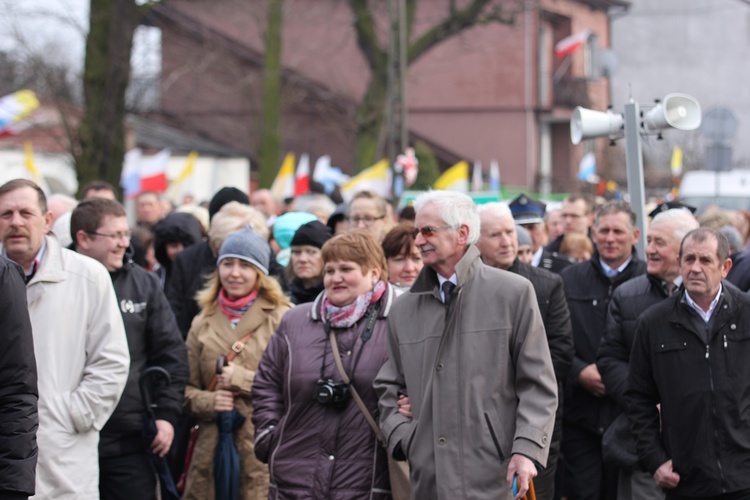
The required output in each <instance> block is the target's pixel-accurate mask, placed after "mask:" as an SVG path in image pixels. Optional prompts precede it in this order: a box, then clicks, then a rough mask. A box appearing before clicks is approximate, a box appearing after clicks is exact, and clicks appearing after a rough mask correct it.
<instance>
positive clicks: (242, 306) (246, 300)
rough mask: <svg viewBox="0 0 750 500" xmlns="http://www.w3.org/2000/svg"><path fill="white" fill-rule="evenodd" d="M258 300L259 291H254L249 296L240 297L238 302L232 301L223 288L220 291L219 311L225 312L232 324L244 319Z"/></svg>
mask: <svg viewBox="0 0 750 500" xmlns="http://www.w3.org/2000/svg"><path fill="white" fill-rule="evenodd" d="M257 298H258V290H253V291H252V292H250V294H249V295H245V296H244V297H240V298H239V299H237V300H232V299H230V298H229V297H227V293H226V292H225V291H224V289H223V288H222V289H221V290H219V309H221V312H223V313H224V314H225V315H226V316H227V319H228V320H229V321H230V323H231V322H233V321H238V320H240V319H242V316H244V315H245V313H246V312H247V310H248V309H250V306H251V305H253V302H255V299H257Z"/></svg>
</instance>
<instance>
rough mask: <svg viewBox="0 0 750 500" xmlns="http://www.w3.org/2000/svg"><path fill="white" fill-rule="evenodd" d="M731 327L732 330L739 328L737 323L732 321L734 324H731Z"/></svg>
mask: <svg viewBox="0 0 750 500" xmlns="http://www.w3.org/2000/svg"><path fill="white" fill-rule="evenodd" d="M729 329H730V330H736V329H737V325H735V324H734V323H732V324H731V325H730V326H729Z"/></svg>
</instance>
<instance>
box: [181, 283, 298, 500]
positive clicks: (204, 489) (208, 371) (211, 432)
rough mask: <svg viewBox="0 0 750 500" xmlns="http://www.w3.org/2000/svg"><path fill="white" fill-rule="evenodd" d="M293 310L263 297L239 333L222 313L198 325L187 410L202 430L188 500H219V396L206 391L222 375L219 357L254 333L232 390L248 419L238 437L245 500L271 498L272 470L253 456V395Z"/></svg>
mask: <svg viewBox="0 0 750 500" xmlns="http://www.w3.org/2000/svg"><path fill="white" fill-rule="evenodd" d="M288 309H289V307H287V306H281V307H274V306H273V305H272V304H271V303H270V302H268V301H267V300H266V299H264V298H263V297H258V299H257V300H256V301H255V303H254V304H253V305H252V306H251V307H250V309H249V310H248V311H247V313H245V316H243V318H242V319H241V320H240V322H239V323H238V324H237V327H236V328H234V329H232V326H231V324H230V323H229V320H228V319H227V317H226V316H225V315H224V313H222V312H221V311H220V310H219V309H218V308H217V309H216V311H214V312H213V313H212V314H208V315H206V314H204V313H201V314H200V315H198V316H197V317H196V318H195V320H194V321H193V324H192V327H191V328H190V333H189V334H188V338H187V345H188V363H189V365H190V378H189V380H188V384H187V387H186V389H185V397H186V405H187V410H188V412H189V414H190V415H191V416H193V417H195V418H196V419H198V421H199V425H200V430H199V434H198V441H197V443H196V446H195V451H194V453H193V459H192V462H191V464H190V470H189V471H188V476H187V485H186V487H185V496H184V498H185V499H199V500H212V499H213V498H214V480H213V476H214V452H215V449H216V443H217V442H218V429H217V427H216V424H215V423H214V415H215V412H214V399H215V393H213V392H209V391H208V390H206V389H207V388H208V387H209V385H210V384H211V380H212V379H213V377H214V374H215V373H216V360H217V358H218V357H219V355H221V354H223V355H226V354H227V353H228V352H229V351H230V349H231V346H232V344H233V343H234V342H236V341H237V340H239V339H241V338H242V337H244V336H245V335H246V334H247V333H248V332H249V331H253V332H254V333H253V336H252V337H251V338H250V340H249V341H248V342H247V344H246V345H245V348H244V349H243V350H242V351H241V352H240V354H239V355H238V356H237V357H236V358H235V360H234V364H235V368H234V374H233V376H232V389H233V390H235V391H237V393H238V395H237V397H236V398H235V400H234V403H235V408H237V410H238V411H239V412H240V413H241V414H242V415H244V416H245V417H246V420H245V423H244V424H243V426H242V427H241V428H240V429H239V430H237V431H236V432H235V444H236V445H237V450H238V451H239V454H240V469H241V470H240V476H241V477H240V499H246V500H250V499H261V498H262V499H265V498H267V497H268V468H267V467H266V466H265V465H264V464H263V463H261V462H260V461H258V459H256V458H255V453H254V451H253V441H254V429H253V424H252V422H251V417H252V412H253V409H252V406H251V402H250V390H251V387H252V385H253V379H254V378H255V370H256V369H257V367H258V362H259V361H260V357H261V355H262V354H263V351H265V349H266V346H267V345H268V341H269V340H270V338H271V335H273V334H274V332H275V331H276V328H277V327H278V325H279V322H280V321H281V317H282V316H283V315H284V313H285V312H286V311H287V310H288Z"/></svg>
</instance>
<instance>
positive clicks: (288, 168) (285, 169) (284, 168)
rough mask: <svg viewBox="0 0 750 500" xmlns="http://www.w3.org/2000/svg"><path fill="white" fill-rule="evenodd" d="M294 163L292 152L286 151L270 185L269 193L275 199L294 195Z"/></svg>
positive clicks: (283, 198)
mask: <svg viewBox="0 0 750 500" xmlns="http://www.w3.org/2000/svg"><path fill="white" fill-rule="evenodd" d="M294 163H295V161H294V153H287V154H286V156H285V157H284V162H283V163H282V164H281V168H280V169H279V173H278V174H277V175H276V179H274V181H273V184H272V185H271V194H272V195H273V197H274V198H276V199H277V200H285V199H287V198H291V197H292V196H294Z"/></svg>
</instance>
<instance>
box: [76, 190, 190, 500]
mask: <svg viewBox="0 0 750 500" xmlns="http://www.w3.org/2000/svg"><path fill="white" fill-rule="evenodd" d="M70 233H71V237H72V238H73V244H74V246H75V250H76V251H77V252H78V253H81V254H83V255H87V256H88V257H91V258H93V259H95V260H97V261H99V262H101V263H102V264H103V265H104V267H106V268H107V271H109V273H110V277H111V279H112V283H113V284H114V287H115V293H116V294H117V299H118V303H119V306H120V313H121V314H122V319H123V321H124V322H125V333H126V334H127V338H128V347H129V348H130V375H129V376H128V382H127V384H126V385H125V391H124V392H123V396H122V399H121V400H120V403H119V404H118V405H117V408H116V409H115V411H114V413H113V414H112V416H111V417H110V419H109V421H108V422H107V424H106V425H105V426H104V428H103V429H102V431H101V440H100V442H99V478H100V479H99V493H100V496H101V498H102V499H103V500H106V499H118V498H142V499H154V500H155V499H156V484H157V482H156V474H155V472H154V469H153V466H152V463H151V459H150V457H149V455H148V453H147V446H146V445H147V444H149V446H150V449H151V451H152V452H153V453H154V454H155V455H157V456H159V457H163V456H165V455H166V454H167V452H168V451H169V449H170V447H171V446H172V439H173V437H174V425H175V423H176V421H177V419H178V417H179V415H180V412H181V411H182V403H183V399H184V392H185V383H186V381H187V377H188V365H187V351H186V348H185V343H184V342H183V341H182V335H181V334H180V331H179V328H178V327H177V322H176V321H175V318H174V314H173V313H172V310H171V308H170V307H169V303H168V302H167V298H166V296H165V295H164V292H163V291H162V289H161V285H160V284H159V281H158V279H157V277H156V275H154V274H151V273H149V272H148V271H146V270H144V269H143V268H142V267H140V266H138V265H137V264H135V263H134V262H133V261H132V259H131V252H130V250H129V248H130V231H129V230H128V220H127V217H126V215H125V209H124V208H123V206H122V205H121V204H120V203H119V202H117V201H114V200H108V199H104V198H91V199H88V200H84V201H82V202H81V203H79V204H78V206H77V207H76V209H75V210H73V215H72V217H71V219H70ZM152 366H159V367H162V368H164V369H165V370H167V372H168V373H169V374H170V376H171V380H170V384H169V385H168V386H167V387H165V388H164V389H163V390H161V391H159V393H158V394H157V395H156V397H155V398H154V400H153V403H154V404H155V405H156V408H155V415H156V422H155V425H156V429H155V436H154V437H153V438H151V437H150V438H149V441H150V443H146V442H144V440H143V431H144V423H145V422H146V419H147V415H146V407H145V406H144V402H143V400H142V398H141V393H140V390H139V384H138V381H139V378H140V376H141V374H142V373H143V371H144V370H145V369H147V368H149V367H152Z"/></svg>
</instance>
